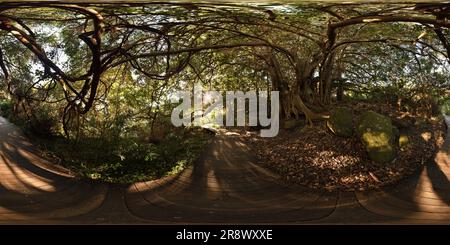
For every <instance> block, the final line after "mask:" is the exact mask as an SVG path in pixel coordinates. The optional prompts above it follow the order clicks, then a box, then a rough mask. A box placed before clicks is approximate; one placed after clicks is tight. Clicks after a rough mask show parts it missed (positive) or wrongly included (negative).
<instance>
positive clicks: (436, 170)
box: [0, 117, 450, 223]
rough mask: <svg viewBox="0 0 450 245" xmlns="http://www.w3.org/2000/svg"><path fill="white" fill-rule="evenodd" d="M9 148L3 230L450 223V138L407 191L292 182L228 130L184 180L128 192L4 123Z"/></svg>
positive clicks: (2, 137) (0, 194) (0, 166)
mask: <svg viewBox="0 0 450 245" xmlns="http://www.w3.org/2000/svg"><path fill="white" fill-rule="evenodd" d="M446 120H447V123H448V124H450V117H447V119H446ZM449 136H450V133H447V139H449ZM0 144H1V150H0V156H1V158H0V223H17V222H26V223H33V222H35V223H174V222H175V223H386V222H388V223H450V183H449V177H450V140H447V141H446V143H445V145H444V146H443V148H442V149H441V150H440V151H439V153H438V154H437V155H436V160H435V162H432V163H429V164H428V165H426V166H425V167H424V169H423V170H422V171H421V172H420V173H418V174H417V175H415V176H412V177H411V178H409V179H407V180H406V181H404V182H402V183H400V184H399V185H398V186H396V187H391V188H387V189H383V190H380V191H372V192H354V193H348V192H346V193H327V192H317V191H311V190H308V189H306V188H303V187H301V186H297V185H286V184H283V183H281V182H280V178H279V177H278V176H276V175H274V174H273V173H271V172H269V171H267V170H265V169H264V168H262V167H260V166H259V165H257V164H255V163H256V161H255V159H254V158H253V156H252V154H251V151H250V150H249V149H248V148H247V147H246V146H245V144H243V143H241V142H240V141H239V138H238V137H237V136H233V135H226V133H221V134H219V135H218V136H217V137H216V138H215V139H214V142H213V143H212V144H210V146H209V148H208V149H206V152H205V154H204V155H203V157H202V158H201V159H199V160H198V161H197V162H196V163H195V164H194V165H193V166H191V167H190V168H188V169H186V170H185V171H183V172H182V173H181V174H179V175H176V176H171V177H169V178H165V179H161V180H157V181H150V182H145V183H136V184H133V185H131V186H129V187H127V188H124V187H119V186H112V185H106V184H99V183H94V182H89V181H80V180H76V179H74V178H73V177H71V176H70V175H68V174H67V173H65V172H64V170H63V169H61V168H56V167H54V166H53V165H51V164H49V163H48V162H47V161H46V160H45V159H43V158H42V157H40V156H39V152H37V151H36V149H35V148H34V147H33V146H32V145H31V144H30V143H29V142H28V141H27V140H26V139H25V138H24V137H23V135H22V134H21V133H20V131H19V130H18V129H17V127H15V126H14V125H12V124H10V123H9V122H7V121H6V120H4V119H3V118H0Z"/></svg>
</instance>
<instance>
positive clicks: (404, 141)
mask: <svg viewBox="0 0 450 245" xmlns="http://www.w3.org/2000/svg"><path fill="white" fill-rule="evenodd" d="M409 144H410V140H409V137H408V135H407V134H405V133H401V134H400V136H399V137H398V146H399V147H400V148H406V147H408V146H409Z"/></svg>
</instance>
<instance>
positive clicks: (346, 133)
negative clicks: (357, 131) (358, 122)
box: [327, 107, 353, 137]
mask: <svg viewBox="0 0 450 245" xmlns="http://www.w3.org/2000/svg"><path fill="white" fill-rule="evenodd" d="M327 127H328V128H329V129H330V130H331V132H333V133H334V134H335V135H337V136H343V137H351V136H352V134H353V111H352V110H351V109H350V108H345V107H341V108H335V109H333V111H332V112H331V115H330V119H329V120H328V121H327Z"/></svg>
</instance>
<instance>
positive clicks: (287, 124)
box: [283, 119, 302, 129]
mask: <svg viewBox="0 0 450 245" xmlns="http://www.w3.org/2000/svg"><path fill="white" fill-rule="evenodd" d="M300 125H302V122H301V121H300V120H295V119H290V120H286V121H284V122H283V128H284V129H292V128H295V127H298V126H300Z"/></svg>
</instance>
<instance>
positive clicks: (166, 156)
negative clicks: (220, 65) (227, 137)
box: [32, 130, 210, 184]
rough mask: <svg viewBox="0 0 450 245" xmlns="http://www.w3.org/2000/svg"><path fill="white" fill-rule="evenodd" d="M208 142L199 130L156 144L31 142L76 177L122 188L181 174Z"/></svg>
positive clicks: (98, 140) (93, 140)
mask: <svg viewBox="0 0 450 245" xmlns="http://www.w3.org/2000/svg"><path fill="white" fill-rule="evenodd" d="M209 138H210V136H209V135H208V134H207V133H205V132H203V131H201V130H186V131H184V132H182V133H181V134H171V135H168V136H167V137H165V138H164V139H163V140H162V141H161V142H159V143H157V144H155V143H148V142H142V141H139V140H138V139H131V138H127V139H123V138H121V139H116V140H114V141H106V140H104V139H101V138H86V139H83V140H80V141H78V142H76V141H74V140H67V139H65V138H63V137H53V138H42V137H36V136H34V137H33V138H32V139H33V140H34V142H35V143H36V144H38V145H39V146H40V147H41V148H42V149H44V150H45V151H46V152H48V153H50V154H52V155H54V156H56V157H57V158H59V159H61V163H62V164H63V165H65V166H67V167H68V168H69V169H71V170H72V171H73V172H74V173H75V174H76V175H78V176H81V177H85V178H90V179H97V180H101V181H106V182H111V183H121V184H126V183H134V182H138V181H147V180H153V179H157V178H161V177H164V176H166V175H169V174H176V173H178V172H180V171H182V170H183V169H184V168H185V167H186V166H188V165H189V164H191V163H192V162H193V161H194V160H195V159H197V157H198V156H199V154H200V153H201V152H202V150H203V148H204V146H205V144H206V142H208V140H209Z"/></svg>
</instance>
